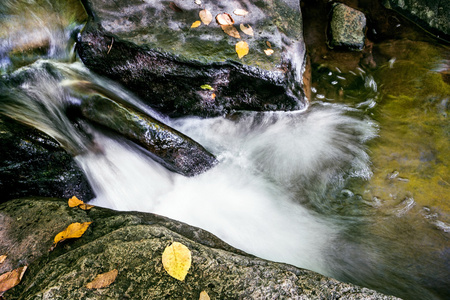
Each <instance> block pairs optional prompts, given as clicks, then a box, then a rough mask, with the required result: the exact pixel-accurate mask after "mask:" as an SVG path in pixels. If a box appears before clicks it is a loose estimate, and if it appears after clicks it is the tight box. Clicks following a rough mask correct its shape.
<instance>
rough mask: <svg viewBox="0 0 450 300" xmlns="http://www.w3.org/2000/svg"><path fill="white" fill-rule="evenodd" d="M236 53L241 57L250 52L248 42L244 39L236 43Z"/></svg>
mask: <svg viewBox="0 0 450 300" xmlns="http://www.w3.org/2000/svg"><path fill="white" fill-rule="evenodd" d="M236 53H237V55H238V56H239V58H243V57H244V56H246V55H247V54H248V44H247V43H246V42H244V41H240V42H238V43H237V44H236Z"/></svg>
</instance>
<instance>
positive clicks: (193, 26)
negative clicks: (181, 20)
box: [191, 21, 202, 28]
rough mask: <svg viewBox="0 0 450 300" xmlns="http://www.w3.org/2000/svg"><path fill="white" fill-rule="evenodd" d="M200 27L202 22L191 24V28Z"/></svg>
mask: <svg viewBox="0 0 450 300" xmlns="http://www.w3.org/2000/svg"><path fill="white" fill-rule="evenodd" d="M200 25H202V22H200V21H195V22H194V23H192V25H191V28H197V27H198V26H200Z"/></svg>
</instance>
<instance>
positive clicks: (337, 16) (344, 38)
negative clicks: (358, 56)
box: [328, 3, 366, 50]
mask: <svg viewBox="0 0 450 300" xmlns="http://www.w3.org/2000/svg"><path fill="white" fill-rule="evenodd" d="M365 29H366V16H365V15H364V14H363V13H362V12H360V11H358V10H356V9H353V8H351V7H349V6H347V5H345V4H342V3H339V4H335V5H334V6H333V8H332V13H331V20H330V25H329V42H328V45H329V46H330V47H331V48H348V49H351V50H362V49H363V47H364V40H365V32H364V31H365Z"/></svg>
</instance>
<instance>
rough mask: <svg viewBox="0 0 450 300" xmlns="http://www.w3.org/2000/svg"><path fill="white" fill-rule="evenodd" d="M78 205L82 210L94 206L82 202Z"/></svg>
mask: <svg viewBox="0 0 450 300" xmlns="http://www.w3.org/2000/svg"><path fill="white" fill-rule="evenodd" d="M78 207H79V208H81V209H82V210H90V209H91V208H93V207H95V206H94V205H90V204H86V203H83V204H80V205H78Z"/></svg>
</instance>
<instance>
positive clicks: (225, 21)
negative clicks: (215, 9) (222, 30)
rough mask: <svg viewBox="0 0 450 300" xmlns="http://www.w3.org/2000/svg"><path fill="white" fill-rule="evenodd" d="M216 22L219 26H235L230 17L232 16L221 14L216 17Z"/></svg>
mask: <svg viewBox="0 0 450 300" xmlns="http://www.w3.org/2000/svg"><path fill="white" fill-rule="evenodd" d="M216 21H217V23H218V24H219V25H233V24H234V20H233V18H232V17H231V16H230V14H227V13H221V14H218V15H217V16H216Z"/></svg>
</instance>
